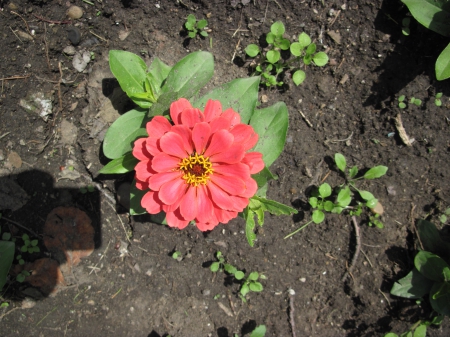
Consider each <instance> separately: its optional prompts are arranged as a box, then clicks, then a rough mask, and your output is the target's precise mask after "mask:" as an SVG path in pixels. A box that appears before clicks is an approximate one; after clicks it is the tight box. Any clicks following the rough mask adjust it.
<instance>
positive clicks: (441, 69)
mask: <svg viewBox="0 0 450 337" xmlns="http://www.w3.org/2000/svg"><path fill="white" fill-rule="evenodd" d="M449 15H450V14H449ZM449 17H450V16H449ZM435 70H436V78H437V80H438V81H442V80H445V79H447V78H449V77H450V43H449V44H448V45H447V47H445V49H444V50H443V51H442V52H441V53H440V54H439V57H438V58H437V60H436V66H435Z"/></svg>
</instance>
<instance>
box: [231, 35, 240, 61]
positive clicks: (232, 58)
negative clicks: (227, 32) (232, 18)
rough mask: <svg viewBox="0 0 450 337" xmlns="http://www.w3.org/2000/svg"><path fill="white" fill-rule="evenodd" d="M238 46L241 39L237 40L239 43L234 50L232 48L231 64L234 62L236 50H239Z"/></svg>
mask: <svg viewBox="0 0 450 337" xmlns="http://www.w3.org/2000/svg"><path fill="white" fill-rule="evenodd" d="M240 44H241V39H239V41H238V43H237V45H236V48H234V53H233V56H232V57H231V63H233V61H234V57H235V56H236V52H237V49H238V48H239V45H240Z"/></svg>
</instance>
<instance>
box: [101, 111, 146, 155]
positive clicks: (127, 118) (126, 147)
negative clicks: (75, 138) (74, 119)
mask: <svg viewBox="0 0 450 337" xmlns="http://www.w3.org/2000/svg"><path fill="white" fill-rule="evenodd" d="M146 122H147V119H146V116H145V112H144V111H142V110H136V109H134V110H130V111H128V112H126V113H125V114H123V115H122V116H120V117H119V118H117V119H116V121H115V122H114V123H113V124H112V125H111V126H110V127H109V129H108V131H107V132H106V135H105V139H104V141H103V153H104V154H105V156H106V157H108V158H109V159H117V158H120V157H122V156H123V155H124V154H125V153H127V152H130V151H131V150H132V148H133V144H134V142H135V141H136V139H138V138H139V137H143V136H147V131H146V130H145V125H146Z"/></svg>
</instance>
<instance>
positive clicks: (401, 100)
mask: <svg viewBox="0 0 450 337" xmlns="http://www.w3.org/2000/svg"><path fill="white" fill-rule="evenodd" d="M407 102H408V101H407V100H406V96H405V95H401V96H400V97H399V98H398V107H399V108H400V109H405V108H406V107H407V105H406V103H407ZM409 104H414V105H416V106H421V105H422V100H420V99H418V98H415V97H411V99H410V100H409Z"/></svg>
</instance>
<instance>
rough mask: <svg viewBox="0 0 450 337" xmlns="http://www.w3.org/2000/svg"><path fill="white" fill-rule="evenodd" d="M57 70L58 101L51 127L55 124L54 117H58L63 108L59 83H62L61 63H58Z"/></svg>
mask: <svg viewBox="0 0 450 337" xmlns="http://www.w3.org/2000/svg"><path fill="white" fill-rule="evenodd" d="M58 68H59V81H58V101H59V109H58V110H56V113H55V116H54V118H53V125H52V126H55V123H56V117H57V116H58V113H59V112H62V110H63V106H62V99H61V82H62V77H63V73H62V69H61V62H58Z"/></svg>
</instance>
